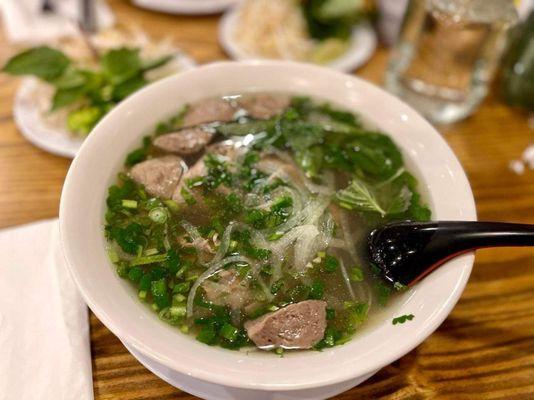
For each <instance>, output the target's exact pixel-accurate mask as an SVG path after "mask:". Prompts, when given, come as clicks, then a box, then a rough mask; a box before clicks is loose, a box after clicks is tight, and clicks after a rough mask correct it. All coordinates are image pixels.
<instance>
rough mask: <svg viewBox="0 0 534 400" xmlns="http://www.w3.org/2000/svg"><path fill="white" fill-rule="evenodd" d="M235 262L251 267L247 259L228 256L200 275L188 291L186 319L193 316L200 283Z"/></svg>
mask: <svg viewBox="0 0 534 400" xmlns="http://www.w3.org/2000/svg"><path fill="white" fill-rule="evenodd" d="M236 262H245V263H247V264H249V265H252V262H251V261H250V259H249V258H247V257H244V256H230V257H226V258H223V259H222V260H220V261H219V262H216V263H215V264H213V265H211V266H210V267H209V268H208V269H207V270H206V271H204V272H203V273H202V275H200V276H199V277H198V279H197V280H196V281H195V283H194V284H193V286H191V290H190V291H189V295H188V296H187V316H188V317H191V316H192V315H193V302H194V300H195V295H196V293H197V290H198V288H199V287H200V285H202V282H204V281H205V280H206V279H208V278H210V277H211V276H213V275H215V274H216V273H217V272H219V270H220V269H221V268H222V267H224V266H225V265H226V264H230V263H236Z"/></svg>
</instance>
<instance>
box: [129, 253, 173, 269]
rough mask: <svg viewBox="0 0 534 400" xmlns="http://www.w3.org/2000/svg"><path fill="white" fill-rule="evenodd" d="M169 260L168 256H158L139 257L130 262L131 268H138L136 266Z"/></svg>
mask: <svg viewBox="0 0 534 400" xmlns="http://www.w3.org/2000/svg"><path fill="white" fill-rule="evenodd" d="M166 259H167V254H157V255H154V256H147V257H137V258H134V259H133V260H132V261H130V266H131V267H133V266H136V265H145V264H153V263H157V262H162V261H165V260H166Z"/></svg>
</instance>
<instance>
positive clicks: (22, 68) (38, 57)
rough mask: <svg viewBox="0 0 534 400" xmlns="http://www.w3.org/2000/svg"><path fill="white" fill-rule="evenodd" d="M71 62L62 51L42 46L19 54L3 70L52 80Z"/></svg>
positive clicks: (12, 73)
mask: <svg viewBox="0 0 534 400" xmlns="http://www.w3.org/2000/svg"><path fill="white" fill-rule="evenodd" d="M69 64H70V60H69V58H68V57H67V56H66V55H65V54H63V53H62V52H61V51H59V50H56V49H52V48H50V47H47V46H41V47H34V48H32V49H29V50H26V51H23V52H22V53H19V54H17V55H16V56H14V57H13V58H11V59H10V60H9V61H8V62H7V64H6V65H5V66H4V67H3V68H2V70H3V71H4V72H7V73H8V74H11V75H34V76H36V77H38V78H41V79H44V80H46V81H50V80H52V79H54V78H57V77H59V76H60V75H61V74H63V72H64V71H65V69H66V68H67V66H68V65H69Z"/></svg>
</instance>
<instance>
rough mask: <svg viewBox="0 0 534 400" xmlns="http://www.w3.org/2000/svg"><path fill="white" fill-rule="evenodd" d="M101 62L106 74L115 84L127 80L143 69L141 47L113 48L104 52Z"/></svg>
mask: <svg viewBox="0 0 534 400" xmlns="http://www.w3.org/2000/svg"><path fill="white" fill-rule="evenodd" d="M100 62H101V65H102V71H103V72H104V75H105V76H106V77H107V78H108V79H109V80H110V81H111V82H112V83H115V84H119V83H122V82H125V81H127V80H128V79H130V78H132V77H134V76H135V75H137V74H138V73H139V72H140V71H141V59H140V58H139V49H128V48H126V47H122V48H119V49H113V50H110V51H108V52H107V53H106V54H104V56H103V57H102V60H101V61H100Z"/></svg>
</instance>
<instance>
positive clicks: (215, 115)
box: [184, 98, 237, 126]
mask: <svg viewBox="0 0 534 400" xmlns="http://www.w3.org/2000/svg"><path fill="white" fill-rule="evenodd" d="M236 111H237V110H236V109H235V107H234V106H233V105H232V103H230V102H229V101H227V100H224V99H221V98H219V99H208V100H203V101H200V102H198V103H195V104H193V105H191V107H190V108H189V110H188V111H187V113H186V114H185V117H184V126H195V125H200V124H207V123H208V122H216V121H220V122H229V121H232V120H233V119H234V114H235V113H236Z"/></svg>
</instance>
